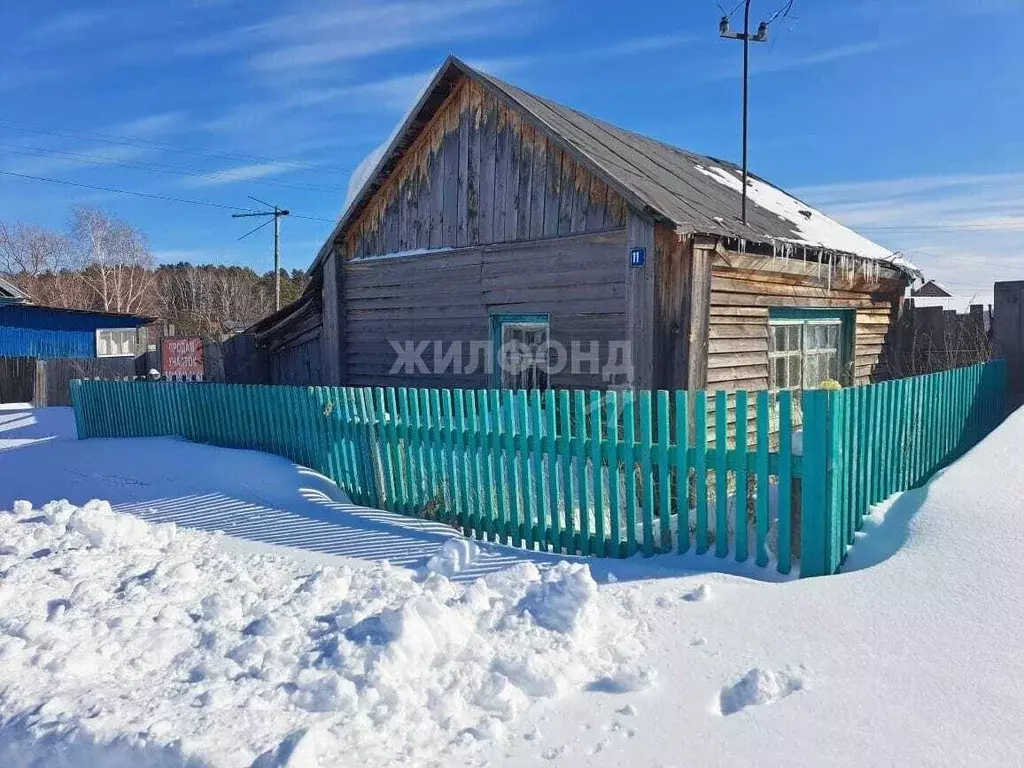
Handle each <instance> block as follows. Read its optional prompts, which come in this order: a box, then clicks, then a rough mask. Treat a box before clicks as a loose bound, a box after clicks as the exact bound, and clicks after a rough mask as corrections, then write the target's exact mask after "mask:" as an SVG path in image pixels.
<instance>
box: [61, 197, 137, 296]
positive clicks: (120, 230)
mask: <svg viewBox="0 0 1024 768" xmlns="http://www.w3.org/2000/svg"><path fill="white" fill-rule="evenodd" d="M71 241H72V243H73V248H74V252H75V255H76V258H77V259H78V261H79V264H80V269H81V274H82V279H83V280H84V281H85V283H86V285H87V286H88V287H89V288H90V289H91V290H92V292H93V293H94V294H95V296H96V298H97V303H98V305H99V308H100V309H102V310H103V311H105V312H126V313H133V312H139V311H141V310H142V309H143V304H144V303H145V302H146V300H147V298H148V295H149V290H150V287H151V286H152V283H153V279H154V273H153V267H154V263H155V260H154V258H153V254H152V252H151V251H150V249H149V243H148V242H147V240H146V236H145V235H143V234H142V233H141V232H140V231H139V230H138V229H136V228H135V227H133V226H132V225H131V224H129V223H128V222H126V221H124V220H123V219H119V218H117V217H115V216H112V215H111V214H109V213H107V212H106V211H103V210H100V209H98V208H90V207H86V206H79V207H77V208H75V209H74V211H73V212H72V214H71Z"/></svg>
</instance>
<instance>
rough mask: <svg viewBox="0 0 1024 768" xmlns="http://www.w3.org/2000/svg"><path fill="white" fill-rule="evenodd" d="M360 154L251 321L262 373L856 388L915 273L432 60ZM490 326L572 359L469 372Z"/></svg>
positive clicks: (879, 370)
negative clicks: (301, 267) (291, 286)
mask: <svg viewBox="0 0 1024 768" xmlns="http://www.w3.org/2000/svg"><path fill="white" fill-rule="evenodd" d="M375 160H376V162H375V165H373V167H372V168H370V169H369V173H368V174H367V176H366V178H365V180H364V182H363V184H362V187H361V188H360V189H359V190H358V193H357V194H355V195H354V197H353V199H352V200H351V202H350V203H349V205H348V206H347V207H346V209H345V211H344V213H343V214H342V216H341V218H340V220H339V221H338V223H337V226H336V227H335V228H334V231H333V232H332V233H331V235H330V237H329V238H328V239H327V241H326V242H325V243H324V245H323V247H322V248H321V249H320V252H319V253H318V255H317V257H316V259H315V261H314V263H313V265H312V267H311V269H310V277H311V280H310V285H309V287H308V288H307V290H306V292H305V294H304V295H303V296H302V297H301V298H300V299H299V300H298V301H297V302H295V303H294V304H292V305H290V306H289V307H285V308H284V309H282V310H281V311H280V312H277V313H275V314H274V315H273V316H271V317H270V318H267V319H266V320H264V321H261V322H260V323H258V324H257V325H256V326H254V328H253V332H254V334H255V336H256V338H257V343H258V344H260V345H261V346H263V347H264V348H266V349H267V350H268V351H269V369H270V377H269V378H270V380H271V381H273V382H280V383H285V382H287V383H304V384H305V383H322V384H338V383H345V384H349V385H358V386H363V385H373V386H377V385H381V386H389V385H392V386H417V387H430V386H445V387H455V386H460V387H494V386H505V387H530V386H545V385H549V386H554V387H568V388H579V387H585V388H604V387H607V386H609V385H612V384H624V383H629V384H632V385H633V386H636V387H638V388H665V389H676V388H687V389H702V388H708V389H725V390H731V389H751V390H753V389H765V388H772V389H796V388H801V387H814V386H817V385H818V384H819V383H820V381H821V380H822V379H824V378H839V379H840V380H842V381H843V382H844V383H852V382H857V383H862V382H867V381H870V380H874V379H879V378H885V376H886V370H885V367H884V362H883V358H884V353H885V351H886V348H887V344H889V343H890V337H891V333H890V327H891V324H892V321H893V319H894V317H895V316H896V314H897V313H898V312H899V311H900V307H901V302H902V298H903V295H904V291H905V289H906V287H907V286H908V285H909V283H910V282H911V280H912V279H913V278H915V277H916V276H917V275H918V272H917V270H916V269H915V268H914V267H913V266H912V265H910V264H908V263H907V262H905V261H903V260H902V259H900V258H899V257H898V256H896V255H894V254H893V253H891V252H890V251H889V250H887V249H885V248H883V247H881V246H879V245H876V244H875V243H873V242H871V241H869V240H867V239H865V238H863V237H861V236H859V235H857V234H856V233H854V232H852V231H850V230H849V229H847V228H845V227H843V226H842V225H840V224H838V223H837V222H835V221H834V220H832V219H830V218H828V217H827V216H825V215H823V214H821V213H819V212H818V211H815V210H814V209H812V208H811V207H809V206H807V205H805V204H804V203H802V202H800V201H799V200H797V199H796V198H793V197H791V196H790V195H788V194H786V193H785V192H783V191H781V190H780V189H778V188H776V187H774V186H772V185H771V184H769V183H768V182H766V181H764V180H763V179H760V178H758V177H756V176H751V177H750V178H749V182H748V216H747V223H746V224H744V223H743V222H742V221H741V220H740V200H741V194H740V193H741V189H742V181H741V177H740V172H739V169H738V168H736V166H734V165H732V164H730V163H726V162H722V161H720V160H716V159H713V158H710V157H705V156H702V155H698V154H695V153H692V152H688V151H685V150H681V149H677V148H675V147H671V146H668V145H666V144H663V143H661V142H658V141H656V140H654V139H650V138H647V137H645V136H641V135H639V134H636V133H632V132H629V131H626V130H623V129H621V128H617V127H615V126H612V125H609V124H608V123H605V122H602V121H600V120H596V119H594V118H591V117H587V116H585V115H583V114H581V113H579V112H577V111H575V110H572V109H570V108H568V107H564V106H561V105H559V104H555V103H553V102H551V101H548V100H546V99H542V98H539V97H537V96H534V95H532V94H529V93H527V92H525V91H522V90H520V89H519V88H516V87H514V86H511V85H508V84H506V83H504V82H501V81H500V80H497V79H495V78H493V77H491V76H489V75H486V74H484V73H482V72H480V71H478V70H475V69H472V68H470V67H468V66H467V65H465V64H463V63H462V62H461V61H459V60H458V59H455V58H451V57H450V58H449V59H447V60H446V61H445V63H444V64H443V65H442V66H441V68H440V70H439V71H438V72H437V74H436V75H435V77H434V78H433V80H432V82H431V83H430V84H429V86H428V87H427V89H426V91H425V92H424V94H423V96H422V97H421V98H420V99H419V101H418V102H417V103H416V105H415V106H414V107H413V109H412V111H411V112H410V113H409V115H408V116H407V118H406V119H405V120H404V121H403V123H402V124H401V125H400V126H399V128H398V130H397V131H396V133H395V134H394V137H393V138H392V139H391V140H390V142H389V144H388V145H387V146H386V147H384V148H383V149H382V150H381V152H379V153H377V155H376V157H375ZM489 341H491V342H497V344H492V347H493V348H494V349H496V348H497V347H498V346H500V345H501V343H503V342H509V341H515V342H518V344H519V346H520V348H523V349H526V350H528V351H530V350H537V349H542V348H543V349H547V344H548V342H551V343H555V342H557V343H559V344H561V345H562V346H564V348H565V350H567V351H570V352H571V350H572V348H573V345H576V346H577V348H579V349H580V350H581V351H583V352H584V354H583V355H582V356H583V357H584V358H585V359H584V360H582V362H581V361H579V360H576V361H573V362H574V363H576V364H575V365H574V364H573V362H570V363H569V364H567V365H565V366H564V368H559V366H557V365H556V366H555V368H556V370H552V371H551V374H550V377H549V376H548V375H547V373H546V372H545V371H544V370H542V368H543V367H544V366H543V361H542V360H538V361H535V363H536V364H534V365H530V364H527V365H525V366H520V369H519V370H518V372H517V373H515V374H513V375H509V374H508V372H507V371H506V372H504V375H503V372H502V371H501V370H499V369H498V367H495V368H494V370H493V371H492V372H490V373H489V372H487V371H486V370H485V368H486V366H483V365H479V364H478V362H479V361H477V360H474V359H473V357H472V356H470V355H469V354H468V352H469V351H470V347H471V345H475V346H476V348H477V349H479V347H480V345H481V344H486V342H489ZM434 342H438V343H439V344H440V345H443V346H444V347H445V350H444V351H451V347H450V346H449V345H451V344H452V343H457V344H461V345H462V347H461V353H462V354H461V359H460V363H461V365H460V366H458V367H457V368H456V367H455V366H448V367H447V368H446V369H444V370H441V369H440V368H439V367H438V366H435V365H434V363H435V360H434V354H435V349H434V346H433V344H434ZM393 343H394V344H408V343H411V344H412V345H414V346H419V347H420V348H421V349H424V350H425V354H424V356H423V357H424V362H425V366H424V368H425V369H426V372H424V370H423V369H414V370H408V369H403V370H397V371H396V370H395V362H396V359H397V357H398V355H396V352H395V348H394V346H393ZM591 343H594V344H596V345H597V350H598V354H599V355H600V361H599V363H598V364H597V366H594V365H593V362H592V357H591V356H590V353H592V352H593V351H594V348H593V347H591V346H590V345H591ZM616 349H618V350H620V351H621V350H623V349H628V350H629V358H628V359H627V360H626V361H625V362H626V363H627V365H626V366H624V367H626V368H631V372H630V375H625V376H624V375H619V376H616V377H613V378H609V377H608V376H607V375H606V374H608V373H609V372H612V371H614V370H616V369H619V370H620V371H621V370H622V368H623V366H616V365H614V362H615V360H614V356H615V350H616ZM492 353H493V354H497V353H496V352H494V351H493V349H492ZM524 359H526V360H529V359H530V356H529V355H526V356H525V358H524ZM609 361H611V362H612V363H613V365H611V366H607V363H608V362H609Z"/></svg>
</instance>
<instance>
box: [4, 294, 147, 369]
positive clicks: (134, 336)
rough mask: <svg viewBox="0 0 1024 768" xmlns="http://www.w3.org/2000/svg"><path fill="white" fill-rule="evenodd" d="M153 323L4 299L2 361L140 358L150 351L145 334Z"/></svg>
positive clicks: (123, 316) (126, 316) (132, 316)
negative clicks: (148, 326) (145, 327)
mask: <svg viewBox="0 0 1024 768" xmlns="http://www.w3.org/2000/svg"><path fill="white" fill-rule="evenodd" d="M0 290H4V286H3V285H0ZM22 296H24V294H22ZM150 321H151V318H148V317H140V316H137V315H121V314H113V313H109V312H90V311H84V310H78V309H59V308H57V307H38V306H35V305H34V304H29V303H27V302H25V301H19V302H18V303H15V302H13V301H10V302H5V301H4V297H2V296H0V357H41V358H86V357H136V356H137V355H140V354H142V353H143V352H145V350H146V340H145V338H140V329H141V328H142V326H145V325H146V324H147V323H149V322H150ZM141 336H143V337H144V336H145V333H144V329H143V333H142V334H141Z"/></svg>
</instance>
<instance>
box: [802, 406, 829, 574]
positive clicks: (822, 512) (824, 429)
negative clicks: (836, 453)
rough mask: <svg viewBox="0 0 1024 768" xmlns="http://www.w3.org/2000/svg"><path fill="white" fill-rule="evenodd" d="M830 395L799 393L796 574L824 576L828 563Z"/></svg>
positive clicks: (827, 571) (827, 569) (827, 572)
mask: <svg viewBox="0 0 1024 768" xmlns="http://www.w3.org/2000/svg"><path fill="white" fill-rule="evenodd" d="M830 394H831V393H829V392H825V391H821V390H808V391H805V392H803V394H802V399H803V412H804V424H803V457H802V470H801V476H802V481H801V484H802V493H801V500H800V504H801V513H800V577H801V578H807V577H809V576H827V575H828V574H830V573H832V572H833V571H834V570H835V568H834V566H833V565H832V562H833V559H834V556H833V550H834V547H833V542H832V538H833V528H834V525H835V521H834V520H833V515H832V504H831V501H832V494H830V493H829V485H830V480H831V478H830V471H831V467H830V455H829V452H830V443H831V442H832V441H831V439H830V437H831V431H832V430H831V414H830V399H829V398H830Z"/></svg>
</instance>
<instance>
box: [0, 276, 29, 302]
mask: <svg viewBox="0 0 1024 768" xmlns="http://www.w3.org/2000/svg"><path fill="white" fill-rule="evenodd" d="M29 301H31V299H30V297H29V295H28V294H27V293H25V292H24V291H23V290H21V289H20V288H18V286H16V285H15V284H14V283H11V282H8V281H7V280H4V279H3V278H2V277H0V302H3V303H5V304H26V303H28V302H29Z"/></svg>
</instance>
